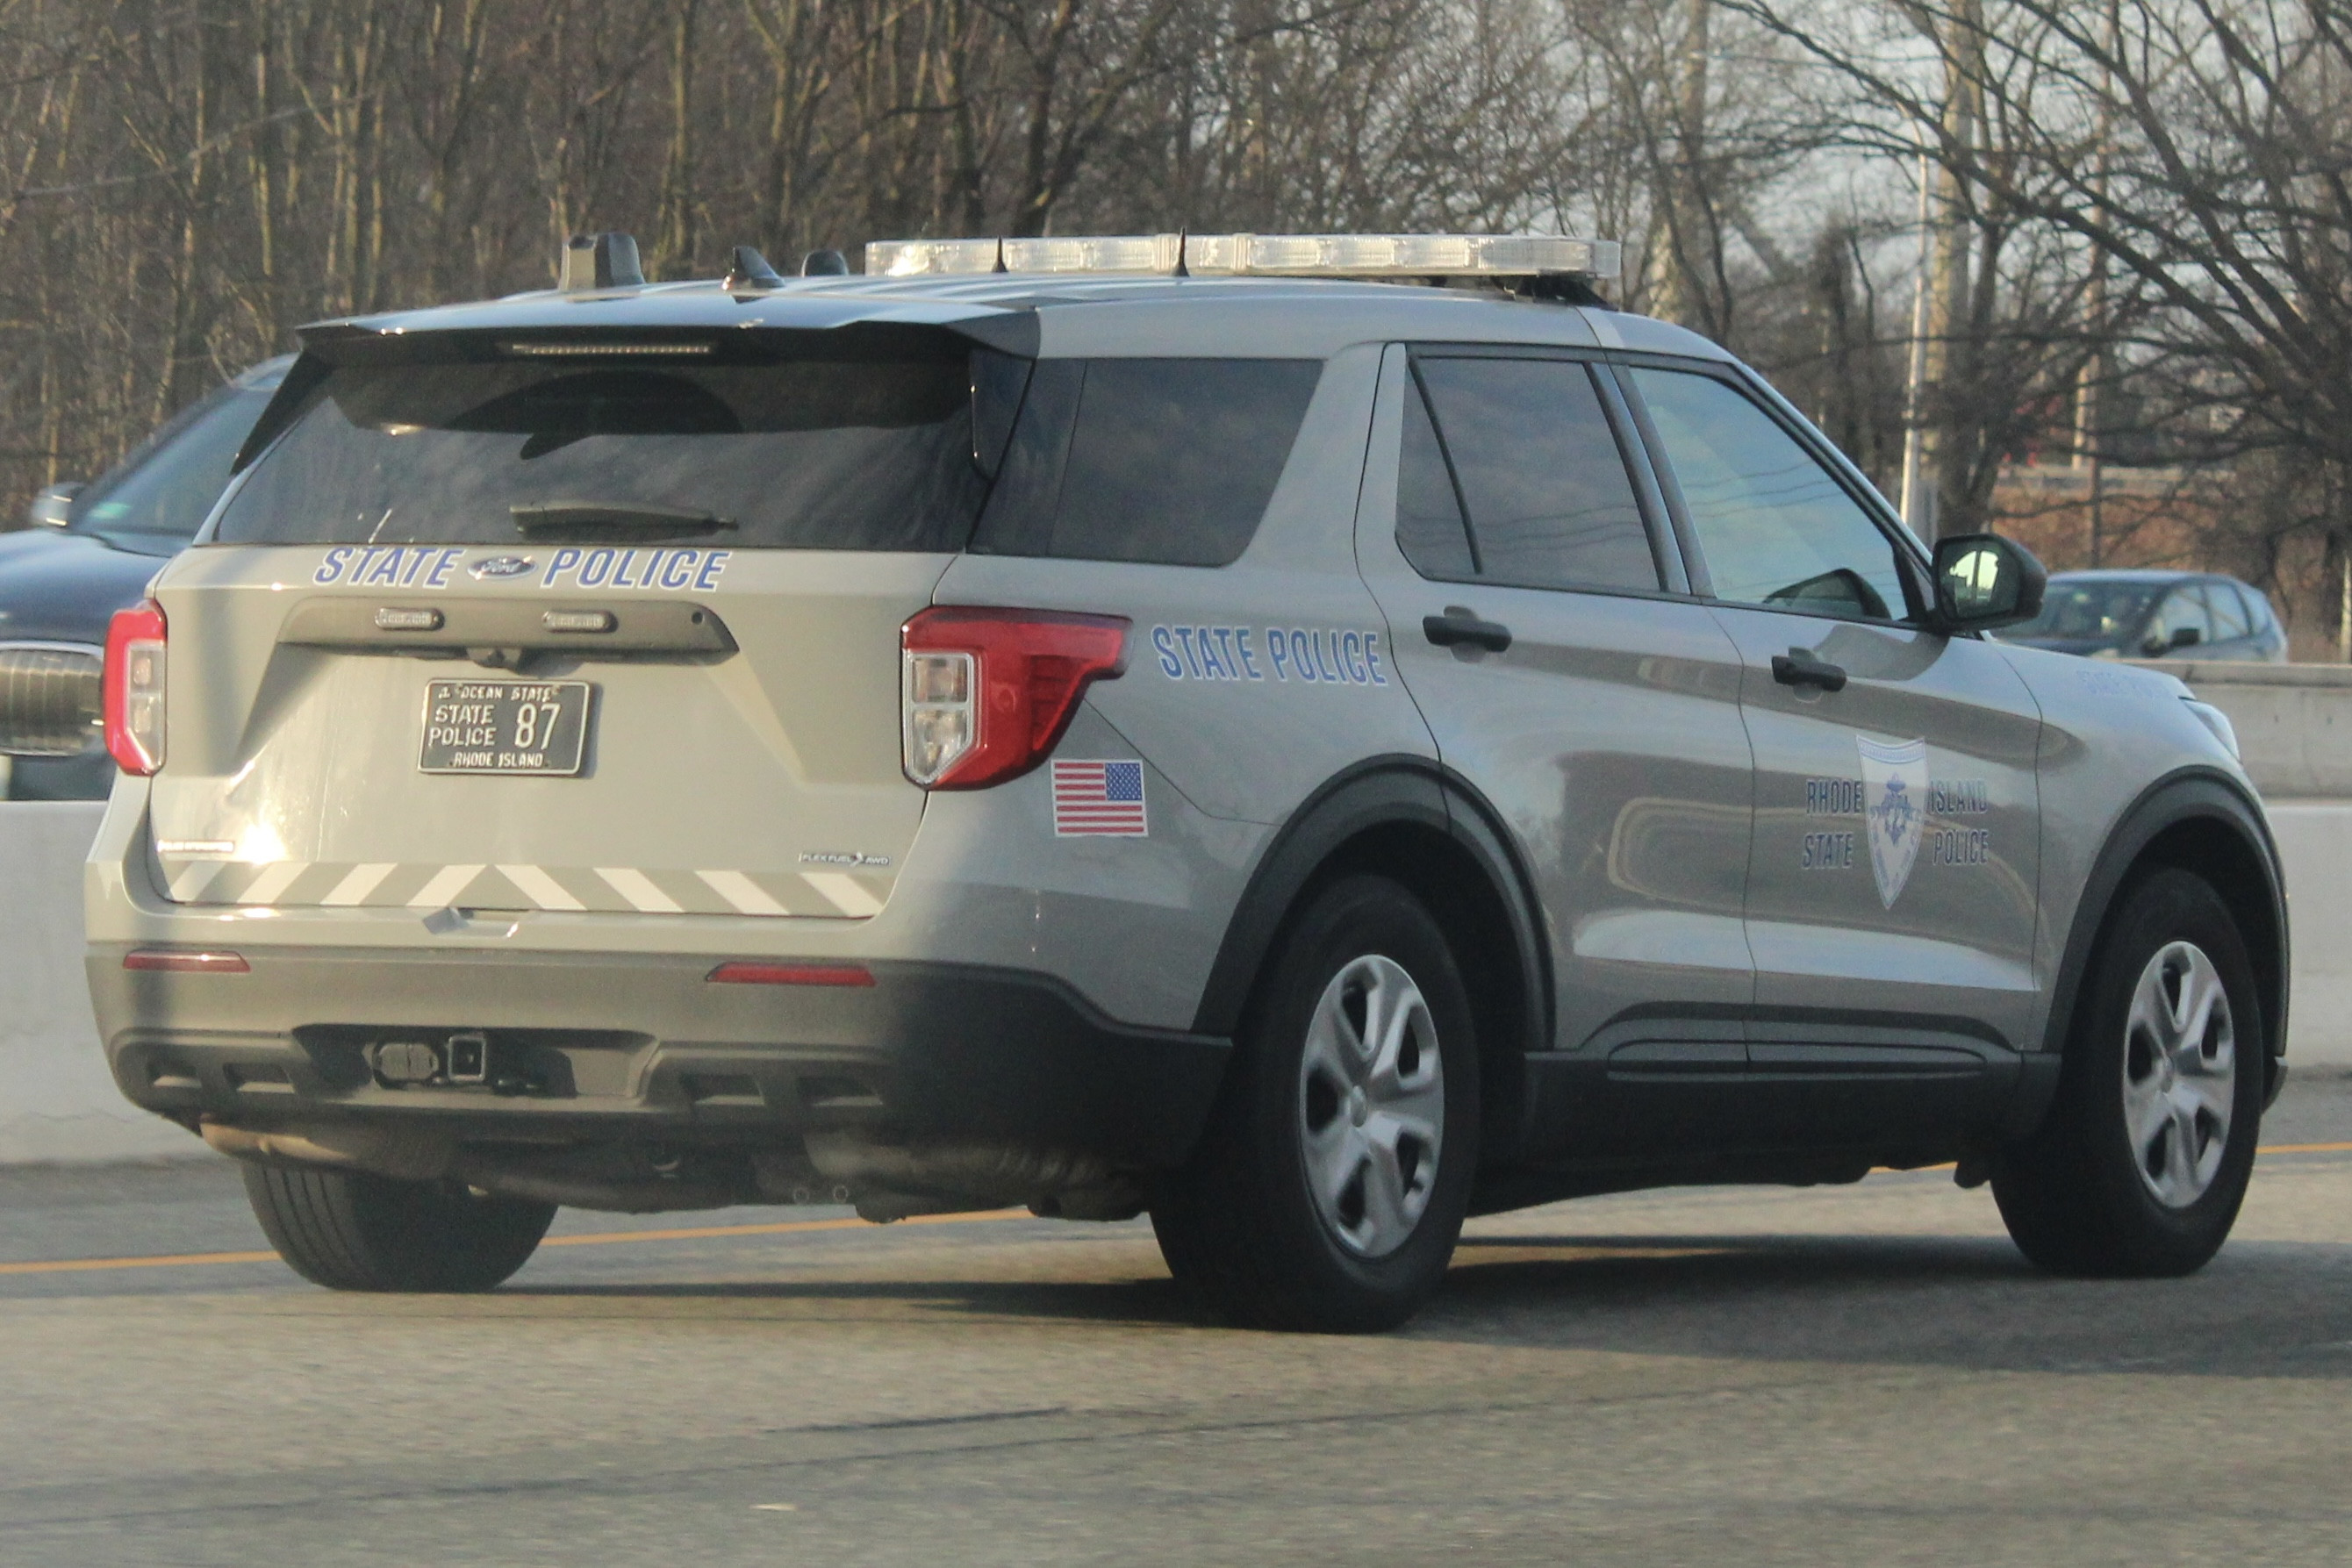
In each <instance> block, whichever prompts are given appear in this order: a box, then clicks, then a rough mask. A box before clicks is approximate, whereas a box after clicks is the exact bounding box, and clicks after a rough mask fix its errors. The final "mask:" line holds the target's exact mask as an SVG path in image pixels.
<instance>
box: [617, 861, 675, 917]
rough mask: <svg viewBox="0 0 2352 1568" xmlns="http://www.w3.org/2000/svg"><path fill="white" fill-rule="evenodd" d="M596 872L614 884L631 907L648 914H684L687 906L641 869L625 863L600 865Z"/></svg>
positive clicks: (618, 892)
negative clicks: (660, 886) (638, 869)
mask: <svg viewBox="0 0 2352 1568" xmlns="http://www.w3.org/2000/svg"><path fill="white" fill-rule="evenodd" d="M596 874H597V875H598V876H601V877H603V878H604V880H605V881H606V882H607V883H611V884H612V888H613V891H614V893H617V894H620V895H621V896H622V897H623V898H625V899H627V900H628V901H629V907H631V908H632V909H635V910H637V911H639V912H640V913H642V914H646V915H683V914H685V913H686V910H685V906H684V905H682V904H679V903H678V901H677V899H675V898H672V897H671V896H670V895H669V894H667V893H664V892H663V891H662V890H661V889H660V888H658V887H656V886H655V885H654V879H653V878H651V877H649V876H647V875H646V873H643V872H641V871H635V870H633V869H631V868H630V867H628V866H625V865H600V866H598V867H597V868H596Z"/></svg>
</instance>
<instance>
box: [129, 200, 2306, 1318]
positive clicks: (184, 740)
mask: <svg viewBox="0 0 2352 1568" xmlns="http://www.w3.org/2000/svg"><path fill="white" fill-rule="evenodd" d="M1615 266H1616V255H1615V247H1614V246H1610V245H1607V244H1604V243H1598V242H1586V241H1580V240H1571V239H1538V238H1528V237H1525V236H1430V235H1402V236H1401V235H1341V236H1307V237H1299V236H1269V235H1192V236H1190V237H1180V236H1176V235H1162V236H1150V235H1146V236H1139V237H1112V238H1103V239H1085V238H1054V239H1045V240H1005V241H1002V242H998V241H947V242H904V243H894V244H885V245H877V246H872V247H870V249H869V250H868V252H867V255H866V273H865V274H864V275H863V276H849V275H847V274H846V272H845V268H842V269H836V270H833V271H825V270H823V269H822V266H821V265H820V267H819V269H818V270H816V271H815V272H814V275H811V276H803V277H794V278H790V279H787V278H784V277H779V276H778V275H777V274H776V273H775V272H774V270H773V269H772V268H771V267H769V266H768V265H767V264H766V263H765V262H764V261H763V260H762V259H761V258H760V257H759V256H758V255H757V254H756V253H755V252H751V251H749V250H748V249H747V250H743V251H739V252H738V253H737V255H736V258H735V265H734V267H733V269H732V270H731V272H730V275H729V276H728V277H726V278H724V279H723V280H721V281H719V282H717V283H703V284H678V285H649V284H646V283H645V282H644V281H643V280H642V278H641V277H639V275H638V272H637V268H636V266H635V247H634V246H633V245H632V244H630V243H629V242H628V241H627V239H626V237H625V236H619V235H608V236H598V237H593V238H583V239H582V240H579V241H575V242H573V245H572V249H571V251H570V253H569V256H568V257H567V277H566V279H565V286H564V287H561V288H559V289H556V290H553V291H551V292H547V293H543V294H537V295H527V296H522V297H519V298H509V299H504V300H499V301H496V302H492V303H486V304H475V305H463V306H457V307H451V308H438V309H430V310H421V311H416V312H414V313H408V314H401V315H392V316H381V317H374V318H369V319H356V320H342V321H332V322H328V323H325V324H323V325H320V326H316V327H312V328H310V329H307V330H306V331H305V332H304V333H303V334H302V353H301V357H300V359H299V361H298V362H297V363H296V364H295V366H294V367H293V369H292V371H290V372H289V374H288V376H287V379H286V382H285V385H284V388H283V389H282V390H281V391H280V392H279V393H278V396H277V398H276V400H275V402H273V403H272V404H271V405H270V407H269V409H268V412H267V413H266V414H265V416H264V417H263V419H262V421H261V423H260V424H259V426H258V427H257V429H256V431H255V432H254V434H253V436H252V438H251V439H250V441H248V442H247V445H246V448H245V450H244V451H243V452H242V453H241V454H240V455H239V460H238V474H237V477H236V480H235V481H234V483H233V486H232V487H231V489H230V491H229V492H228V493H227V495H226V497H224V498H223V500H222V502H221V504H220V506H219V507H218V508H217V509H216V510H215V514H214V516H213V517H212V518H211V520H210V521H209V523H208V524H207V526H206V528H205V532H204V534H203V535H202V536H201V538H200V541H199V543H198V545H197V546H196V548H194V549H191V550H189V551H188V552H187V553H186V554H184V555H183V556H181V557H179V558H178V559H175V560H173V562H171V563H170V564H169V565H168V566H167V567H166V568H164V570H163V572H162V573H161V575H160V576H159V577H158V579H157V580H156V583H155V586H154V589H153V593H152V601H150V602H149V603H147V604H146V605H145V606H143V607H142V608H140V609H136V610H133V611H129V612H124V613H123V614H122V615H121V616H120V617H118V618H117V620H116V621H115V623H114V626H113V628H112V635H111V637H110V645H109V649H108V657H107V664H106V673H105V698H106V712H105V718H106V728H107V737H108V742H109V745H110V748H111V749H112V752H113V754H114V756H115V758H117V760H118V761H119V762H120V763H121V779H120V780H119V782H118V783H117V785H116V788H115V790H114V794H113V797H112V801H111V805H110V810H109V811H108V814H107V817H106V821H105V826H104V830H103V831H102V833H101V835H100V839H99V841H98V843H97V846H96V849H95V851H94V853H93V855H92V857H91V860H90V862H89V974H90V979H91V984H92V988H93V991H94V994H95V998H96V1003H97V1010H98V1016H99V1019H100V1023H101V1026H102V1032H103V1036H104V1040H105V1048H106V1051H107V1053H108V1056H109V1059H110V1062H111V1065H112V1068H113V1071H114V1073H115V1076H116V1078H117V1080H118V1082H120V1083H121V1087H122V1090H123V1092H125V1093H126V1094H128V1095H129V1096H130V1097H131V1099H132V1100H133V1101H135V1102H137V1103H139V1104H141V1105H143V1106H146V1107H148V1108H150V1109H152V1110H153V1111H155V1112H156V1113H159V1114H162V1115H164V1116H167V1117H171V1118H173V1119H174V1120H176V1121H178V1122H180V1123H182V1124H184V1125H185V1126H187V1127H188V1128H189V1129H191V1130H192V1131H193V1132H195V1133H197V1134H201V1135H202V1136H203V1137H204V1138H205V1140H206V1141H207V1142H208V1143H209V1144H211V1145H213V1146H214V1147H215V1148H217V1149H220V1150H223V1151H226V1152H227V1153H229V1154H231V1155H237V1156H239V1157H241V1158H242V1159H244V1160H246V1161H247V1162H249V1165H248V1167H247V1181H248V1186H249V1187H250V1191H251V1194H252V1197H253V1201H254V1206H255V1208H256V1210H257V1213H258V1214H259V1216H260V1218H261V1221H262V1224H263V1225H264V1227H265V1228H267V1230H268V1234H269V1236H270V1238H271V1239H272V1240H273V1242H274V1243H275V1244H276V1245H277V1248H278V1250H279V1251H280V1253H281V1254H283V1256H284V1257H285V1259H286V1260H287V1261H288V1262H289V1263H290V1264H291V1265H292V1266H293V1267H294V1268H295V1269H296V1270H299V1271H300V1272H301V1273H303V1274H304V1275H306V1276H308V1277H309V1278H310V1279H312V1280H314V1281H319V1282H320V1283H322V1284H326V1285H330V1286H335V1287H339V1288H344V1289H358V1290H391V1291H461V1290H479V1289H485V1288H488V1287H489V1286H492V1285H494V1284H496V1283H498V1282H499V1281H501V1280H503V1279H505V1278H506V1277H508V1276H509V1274H511V1273H512V1272H513V1271H514V1270H516V1269H517V1268H519V1267H520V1266H521V1264H522V1263H523V1261H524V1260H525V1259H526V1258H528V1257H529V1255H530V1252H531V1250H532V1249H533V1247H534V1246H535V1245H536V1244H537V1243H538V1241H539V1239H540V1238H541V1233H542V1232H543V1231H544V1230H545V1229H546V1228H547V1225H548V1223H549V1220H550V1218H551V1215H552V1214H553V1212H554V1210H555V1207H556V1206H558V1205H562V1204H574V1205H579V1206H582V1207H592V1208H602V1209H614V1210H626V1211H650V1210H661V1209H686V1208H693V1207H714V1206H719V1205H727V1204H739V1203H746V1202H759V1201H773V1202H790V1201H794V1200H802V1199H808V1198H812V1197H830V1198H833V1199H835V1200H842V1199H847V1200H850V1201H854V1202H855V1203H856V1205H857V1207H858V1208H859V1210H860V1212H862V1213H864V1214H866V1215H867V1216H869V1217H871V1218H892V1217H899V1216H906V1215H911V1214H916V1213H921V1212H925V1211H945V1210H953V1209H960V1208H972V1207H985V1206H996V1205H1005V1204H1026V1205H1028V1206H1030V1207H1033V1208H1034V1210H1035V1211H1036V1212H1038V1213H1039V1214H1043V1215H1062V1216H1067V1217H1070V1218H1124V1217H1128V1216H1131V1215H1135V1214H1138V1213H1141V1212H1148V1213H1149V1214H1150V1218H1151V1222H1152V1225H1153V1227H1154V1229H1155V1231H1156V1232H1157V1234H1158V1237H1159V1239H1160V1244H1161V1248H1162V1249H1163V1251H1164V1252H1165V1254H1166V1257H1167V1260H1168V1263H1169V1266H1170V1268H1171V1270H1173V1271H1174V1273H1175V1275H1176V1276H1177V1278H1178V1279H1179V1280H1180V1281H1184V1282H1185V1283H1186V1284H1187V1285H1189V1286H1190V1287H1192V1288H1193V1289H1194V1290H1196V1291H1199V1292H1200V1293H1201V1294H1202V1296H1203V1297H1204V1298H1205V1299H1206V1300H1207V1301H1209V1302H1210V1303H1212V1304H1213V1306H1214V1307H1216V1308H1217V1309H1218V1310H1220V1311H1222V1312H1223V1313H1224V1314H1226V1315H1227V1316H1228V1317H1230V1318H1232V1319H1234V1320H1235V1321H1240V1322H1255V1323H1264V1324H1271V1325H1281V1326H1291V1327H1307V1328H1323V1329H1369V1328H1379V1327H1382V1326H1386V1325H1391V1324H1394V1323H1397V1322H1402V1320H1403V1319H1404V1318H1405V1317H1406V1316H1407V1315H1409V1314H1410V1313H1411V1312H1412V1311H1413V1309H1414V1308H1415V1307H1416V1305H1417V1304H1418V1303H1420V1302H1421V1301H1423V1299H1424V1298H1425V1297H1426V1296H1427V1295H1428V1293H1429V1292H1430V1291H1431V1290H1432V1289H1433V1287H1434V1286H1435V1284H1436V1283H1437V1281H1439V1279H1440V1277H1441V1276H1442V1274H1443V1272H1444V1269H1445V1266H1446V1262H1447V1260H1448V1257H1449V1255H1450V1254H1451V1252H1452V1250H1453V1248H1454V1242H1455V1239H1456V1236H1457V1233H1458V1231H1459V1228H1460V1227H1461V1225H1462V1222H1463V1219H1464V1217H1465V1215H1467V1214H1470V1213H1475V1212H1481V1211H1488V1210H1494V1209H1499V1208H1506V1207H1512V1206H1517V1205H1526V1204H1531V1203H1537V1202H1543V1201H1548V1200H1551V1199H1556V1198H1560V1197H1570V1196H1574V1195H1578V1194H1588V1193H1598V1192H1604V1191H1611V1190H1620V1189H1626V1188H1634V1187H1643V1186H1658V1185H1663V1184H1669V1183H1686V1182H1782V1183H1790V1182H1793V1183H1805V1182H1827V1181H1851V1180H1853V1179H1856V1178H1858V1177H1860V1176H1862V1175H1863V1174H1864V1173H1865V1172H1867V1171H1868V1170H1870V1169H1872V1168H1873V1167H1874V1166H1912V1167H1916V1166H1928V1165H1934V1164H1937V1163H1941V1162H1945V1161H1957V1162H1958V1178H1959V1180H1960V1181H1961V1182H1962V1183H1963V1184H1964V1185H1974V1184H1976V1183H1979V1182H1982V1181H1986V1180H1990V1183H1991V1184H1992V1187H1993V1191H1994V1195H1995V1196H1996V1197H1997V1198H1998V1200H1999V1203H2000V1211H2001V1214H2002V1215H2003V1217H2004V1218H2005V1219H2006V1220H2007V1221H2008V1224H2009V1227H2010V1229H2011V1233H2012V1234H2013V1235H2014V1237H2015V1238H2016V1239H2017V1241H2018V1243H2019V1245H2020V1246H2021V1248H2022V1249H2024V1251H2025V1252H2026V1254H2027V1255H2028V1256H2029V1257H2030V1258H2032V1260H2034V1261H2036V1262H2037V1263H2040V1264H2042V1265H2043V1266H2045V1267H2047V1268H2050V1269H2053V1270H2072V1271H2084V1272H2095V1273H2104V1274H2119V1275H2147V1274H2166V1273H2178V1272H2181V1271H2185V1270H2191V1269H2194V1268H2196V1267H2198V1266H2199V1265H2200V1264H2201V1263H2203V1262H2204V1261H2205V1260H2206V1259H2208V1258H2209V1257H2210V1255H2211V1254H2212V1253H2213V1251H2214V1250H2215V1249H2217V1248H2218V1247H2219V1246H2220V1245H2221V1241H2222V1239H2223V1238H2224V1237H2225V1236H2226V1234H2227V1233H2228V1231H2229V1229H2230V1227H2231V1222H2232V1220H2233V1218H2234V1217H2235V1215H2236V1212H2237V1209H2238V1207H2239V1203H2240V1200H2241V1197H2242V1195H2243V1193H2244V1191H2245V1188H2246V1185H2247V1180H2248V1176H2249V1173H2250V1170H2251V1167H2252V1160H2253V1155H2254V1146H2255V1139H2256V1126H2257V1124H2258V1121H2259V1119H2260V1117H2261V1115H2262V1113H2263V1108H2264V1106H2265V1104H2266V1103H2268V1100H2269V1097H2270V1096H2272V1095H2273V1094H2274V1092H2275V1091H2276V1089H2277V1087H2278V1085H2279V1082H2280V1080H2281V1075H2282V1072H2283V1068H2282V1065H2281V1061H2280V1053H2281V1044H2282V1042H2283V1040H2284V1038H2285V1029H2286V1019H2285V1003H2286V988H2285V984H2284V977H2285V975H2286V972H2287V928H2286V918H2285V910H2284V902H2283V899H2282V896H2281V891H2280V878H2279V873H2278V867H2277V863H2276V859H2275V855H2274V853H2273V847H2272V843H2271V840H2270V836H2269V834H2268V831H2267V830H2266V828H2265V826H2264V822H2263V812H2262V808H2261V806H2260V804H2259V802H2258V800H2257V799H2256V796H2255V793H2254V791H2253V789H2252V788H2251V786H2250V785H2249V784H2248V782H2247V779H2246V777H2245V774H2244V773H2243V771H2242V769H2241V768H2240V767H2239V766H2238V763H2237V761H2236V759H2235V745H2234V741H2233V739H2232V737H2231V734H2230V730H2229V727H2228V724H2227V722H2226V720H2224V719H2223V718H2222V717H2221V715H2219V714H2218V713H2216V712H2215V711H2213V710H2212V709H2210V708H2209V707H2206V706H2201V705H2200V704H2198V703H2196V702H2194V701H2193V700H2191V699H2190V697H2189V693H2188V691H2187V689H2186V688H2185V687H2183V686H2182V685H2180V684H2179V683H2178V682H2177V681H2175V680H2172V679H2171V678H2169V677H2168V676H2166V675H2163V674H2156V673H2153V672H2149V671H2145V670H2138V669H2132V668H2126V667H2117V666H2115V665H2109V664H2093V663H2091V662H2088V661H2084V660H2080V659H2070V658H2065V657H2062V656H2058V655H2053V654H2048V653H2041V652H2038V651H2035V650H2032V649H2027V648H2021V647H2015V646H2005V645H2003V644H2001V643H1997V642H1993V641H1989V640H1987V639H1986V638H1984V637H1983V636H1982V635H1980V633H1981V632H1984V631H1985V630H1987V629H1989V628H1992V627H1997V626H2001V625H2005V624H2010V623H2013V622H2019V621H2021V620H2023V619H2026V618H2028V617H2031V616H2032V614H2033V612H2034V611H2035V609H2036V607H2037V605H2038V602H2039V600H2040V596H2041V588H2042V571H2041V569H2040V567H2039V566H2038V565H2037V564H2036V563H2035V562H2034V561H2033V560H2032V558H2031V557H2030V556H2028V555H2027V554H2026V553H2025V552H2024V551H2022V550H2021V549H2018V548H2017V547H2015V546H2014V545H2012V544H2010V543H2007V542H2005V541H2003V540H2000V539H1999V538H1993V537H1990V536H1975V537H1970V538H1949V539H1946V540H1944V541H1942V543H1941V544H1939V545H1938V546H1937V548H1936V549H1935V550H1934V551H1933V552H1932V553H1931V552H1929V551H1927V550H1925V549H1921V548H1920V547H1919V546H1918V545H1917V544H1916V543H1915V541H1914V540H1913V539H1912V538H1910V537H1908V536H1907V535H1906V532H1905V530H1904V529H1903V528H1902V527H1901V526H1900V524H1899V522H1898V520H1897V519H1896V518H1895V517H1893V516H1892V515H1891V514H1890V513H1889V511H1888V509H1887V508H1886V507H1885V504H1884V503H1883V502H1882V501H1881V500H1880V498H1879V497H1877V496H1876V495H1875V494H1874V492H1873V490H1872V488H1871V486H1869V485H1868V484H1867V483H1866V482H1865V481H1864V479H1863V478H1862V476H1860V475H1859V474H1857V473H1856V472H1855V470H1854V469H1853V467H1852V466H1851V465H1848V464H1847V463H1846V462H1845V461H1844V460H1843V458H1841V457H1840V456H1839V455H1838V454H1837V453H1836V452H1835V450H1834V449H1833V448H1832V447H1831V446H1830V445H1829V444H1828V443H1827V442H1825V441H1824V440H1823V439H1822V437H1821V436H1820V435H1819V434H1817V433H1816V432H1815V431H1813V429H1812V428H1811V426H1809V425H1808V424H1807V423H1806V422H1805V421H1804V420H1803V419H1802V418H1801V417H1800V416H1799V415H1798V414H1797V413H1796V412H1795V411H1794V410H1792V409H1791V408H1790V406H1789V405H1788V404H1787V403H1786V402H1783V401H1782V400H1781V399H1780V398H1779V397H1778V396H1776V395H1775V394H1774V393H1773V392H1772V391H1771V389H1770V388H1769V387H1768V386H1767V385H1765V384H1764V382H1762V381H1761V380H1759V378H1758V377H1757V376H1756V375H1755V374H1754V373H1752V372H1751V371H1748V370H1746V369H1744V368H1743V367H1741V366H1740V365H1739V364H1738V363H1736V362H1735V361H1732V360H1731V359H1730V358H1729V357H1727V355H1726V354H1724V353H1723V352H1722V351H1721V350H1718V349H1717V348H1715V347H1714V346H1712V345H1710V344H1708V343H1706V342H1705V341H1702V340H1700V339H1698V338H1696V337H1694V336H1692V335H1690V334H1688V333H1686V332H1683V331H1680V330H1678V329H1674V328H1672V327H1669V326H1665V325H1662V324H1660V323H1658V322H1655V321H1653V320H1648V319H1641V318H1638V317H1634V316H1630V315H1625V314H1621V313H1617V312H1614V311H1612V310H1610V309H1607V308H1603V307H1602V306H1601V302H1600V298H1599V297H1598V296H1597V294H1595V292H1594V291H1593V288H1592V287H1591V286H1592V283H1593V281H1594V280H1595V279H1597V278H1602V277H1609V276H1612V275H1613V273H1614V271H1615ZM1384 280H1386V281H1384Z"/></svg>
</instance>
